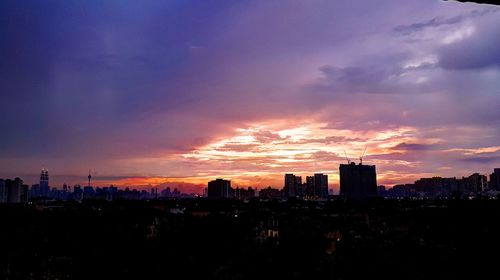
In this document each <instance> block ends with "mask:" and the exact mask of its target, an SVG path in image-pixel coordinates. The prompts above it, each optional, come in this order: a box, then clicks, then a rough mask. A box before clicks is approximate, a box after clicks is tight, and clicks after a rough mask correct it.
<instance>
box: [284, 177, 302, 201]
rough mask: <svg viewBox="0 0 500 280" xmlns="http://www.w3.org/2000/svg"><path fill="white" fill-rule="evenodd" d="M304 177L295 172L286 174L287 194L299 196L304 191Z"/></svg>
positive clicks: (285, 188) (285, 187)
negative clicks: (294, 173)
mask: <svg viewBox="0 0 500 280" xmlns="http://www.w3.org/2000/svg"><path fill="white" fill-rule="evenodd" d="M301 188H302V177H301V176H295V175H293V174H290V173H289V174H285V186H284V190H285V194H286V196H288V197H297V196H300V194H301V193H302V191H301Z"/></svg>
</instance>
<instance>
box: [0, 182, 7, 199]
mask: <svg viewBox="0 0 500 280" xmlns="http://www.w3.org/2000/svg"><path fill="white" fill-rule="evenodd" d="M6 202H7V187H6V186H5V181H4V180H3V179H0V203H6Z"/></svg>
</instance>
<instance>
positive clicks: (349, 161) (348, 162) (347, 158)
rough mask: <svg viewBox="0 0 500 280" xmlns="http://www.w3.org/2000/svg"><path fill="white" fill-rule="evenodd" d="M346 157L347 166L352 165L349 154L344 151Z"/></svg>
mask: <svg viewBox="0 0 500 280" xmlns="http://www.w3.org/2000/svg"><path fill="white" fill-rule="evenodd" d="M344 155H345V159H346V160H347V164H350V163H351V160H350V159H349V157H347V153H346V152H345V149H344Z"/></svg>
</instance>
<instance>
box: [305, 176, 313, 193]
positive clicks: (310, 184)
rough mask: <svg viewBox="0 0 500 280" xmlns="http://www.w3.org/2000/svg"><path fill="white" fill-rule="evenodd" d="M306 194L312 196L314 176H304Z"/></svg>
mask: <svg viewBox="0 0 500 280" xmlns="http://www.w3.org/2000/svg"><path fill="white" fill-rule="evenodd" d="M306 195H307V196H309V197H313V196H314V176H307V177H306Z"/></svg>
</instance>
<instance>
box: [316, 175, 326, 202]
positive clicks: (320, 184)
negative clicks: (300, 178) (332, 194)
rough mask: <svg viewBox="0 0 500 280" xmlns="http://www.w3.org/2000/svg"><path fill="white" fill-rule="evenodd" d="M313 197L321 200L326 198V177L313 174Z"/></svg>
mask: <svg viewBox="0 0 500 280" xmlns="http://www.w3.org/2000/svg"><path fill="white" fill-rule="evenodd" d="M314 195H315V196H317V197H323V198H326V197H328V175H324V174H322V173H316V174H314Z"/></svg>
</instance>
